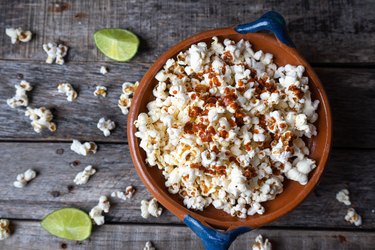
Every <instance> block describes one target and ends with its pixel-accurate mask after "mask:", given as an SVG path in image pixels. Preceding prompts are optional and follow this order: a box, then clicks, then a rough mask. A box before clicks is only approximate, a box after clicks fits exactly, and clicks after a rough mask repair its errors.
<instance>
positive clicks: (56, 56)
mask: <svg viewBox="0 0 375 250" xmlns="http://www.w3.org/2000/svg"><path fill="white" fill-rule="evenodd" d="M43 50H44V51H45V52H46V53H47V55H48V57H47V60H46V63H48V64H52V63H53V62H55V63H57V64H60V65H63V64H64V63H65V61H64V57H65V56H66V54H67V53H68V50H69V48H68V47H67V46H65V45H62V44H59V45H56V44H55V43H47V44H43Z"/></svg>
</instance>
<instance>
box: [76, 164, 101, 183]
mask: <svg viewBox="0 0 375 250" xmlns="http://www.w3.org/2000/svg"><path fill="white" fill-rule="evenodd" d="M95 173H96V169H95V168H93V167H92V166H91V165H89V166H87V167H86V168H85V169H84V170H83V171H82V172H79V173H78V174H77V175H76V177H75V178H74V183H75V184H77V185H83V184H86V183H87V182H88V181H89V179H90V177H91V176H92V175H94V174H95Z"/></svg>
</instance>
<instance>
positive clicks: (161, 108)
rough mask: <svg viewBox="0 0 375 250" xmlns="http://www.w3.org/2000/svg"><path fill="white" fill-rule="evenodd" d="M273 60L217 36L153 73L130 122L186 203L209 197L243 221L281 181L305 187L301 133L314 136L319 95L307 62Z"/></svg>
mask: <svg viewBox="0 0 375 250" xmlns="http://www.w3.org/2000/svg"><path fill="white" fill-rule="evenodd" d="M273 60H274V59H273V55H272V54H269V53H266V52H263V51H254V50H253V49H252V48H251V44H250V43H249V42H248V41H245V40H241V41H239V42H237V43H236V42H234V41H231V40H229V39H225V40H224V41H223V42H221V41H219V39H218V38H216V37H214V38H213V42H212V43H211V46H210V45H209V44H206V43H204V42H201V43H198V44H194V45H192V46H191V47H190V48H189V49H187V50H186V51H183V52H180V53H179V54H178V55H177V57H176V58H170V59H169V60H167V61H166V63H165V65H164V67H163V69H161V70H160V71H159V72H158V73H157V74H156V75H155V79H156V80H157V83H156V84H155V87H154V89H153V91H152V94H153V96H154V100H152V101H151V102H149V103H148V104H147V111H146V112H145V113H140V114H139V116H138V119H137V120H136V121H135V123H134V124H135V126H136V128H137V130H138V131H137V132H136V133H135V136H136V137H138V138H139V139H140V147H141V148H142V149H143V150H144V151H145V153H146V162H147V163H148V165H149V166H150V167H153V166H157V167H158V169H160V170H162V174H163V175H164V177H165V186H166V187H167V189H168V191H169V192H170V193H172V194H179V195H180V196H181V197H182V198H183V203H184V205H185V206H186V207H187V208H189V209H193V210H199V211H202V210H204V209H205V208H206V207H208V206H209V205H211V204H212V205H213V206H214V207H215V208H216V209H221V210H223V211H224V212H226V213H228V214H230V215H232V216H236V217H239V218H246V217H247V216H251V215H255V214H263V213H265V208H264V207H263V206H262V203H263V202H266V201H269V200H273V199H275V198H276V196H277V195H278V194H280V193H281V192H283V181H284V179H285V178H287V179H291V180H294V181H298V182H299V183H300V184H301V185H305V184H307V182H308V175H309V173H310V172H311V171H313V170H314V169H315V168H316V162H315V161H314V160H313V159H311V158H309V154H310V153H309V149H308V147H307V146H306V145H305V143H304V141H303V138H305V137H307V138H311V137H313V136H315V135H316V134H317V130H316V127H315V126H314V125H313V123H314V122H315V121H316V120H317V119H318V114H317V112H316V111H317V108H318V105H319V101H317V100H313V99H312V97H311V93H310V90H309V85H308V81H309V79H308V78H307V77H306V76H304V71H305V69H304V67H303V66H293V65H285V66H280V67H279V66H277V65H276V64H274V63H273ZM129 86H130V87H131V86H132V85H131V84H130V83H129V84H124V86H123V93H131V91H129V92H128V91H127V90H126V89H127V88H128V87H129ZM123 95H124V96H122V98H123V102H124V103H125V105H124V106H127V107H128V106H130V103H131V98H130V97H129V94H123ZM126 112H127V109H126ZM143 206H144V208H143V210H144V211H145V209H146V208H147V204H146V203H144V204H143ZM145 214H146V213H145Z"/></svg>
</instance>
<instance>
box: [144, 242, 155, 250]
mask: <svg viewBox="0 0 375 250" xmlns="http://www.w3.org/2000/svg"><path fill="white" fill-rule="evenodd" d="M143 250H156V248H155V247H154V246H153V245H152V242H151V241H147V242H146V245H145V247H144V248H143Z"/></svg>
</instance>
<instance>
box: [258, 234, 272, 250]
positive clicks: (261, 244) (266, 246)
mask: <svg viewBox="0 0 375 250" xmlns="http://www.w3.org/2000/svg"><path fill="white" fill-rule="evenodd" d="M271 249H272V245H271V242H269V241H268V239H266V240H264V241H263V236H262V235H260V234H259V235H258V236H257V237H256V238H255V243H254V244H253V250H271Z"/></svg>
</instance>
